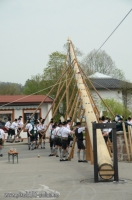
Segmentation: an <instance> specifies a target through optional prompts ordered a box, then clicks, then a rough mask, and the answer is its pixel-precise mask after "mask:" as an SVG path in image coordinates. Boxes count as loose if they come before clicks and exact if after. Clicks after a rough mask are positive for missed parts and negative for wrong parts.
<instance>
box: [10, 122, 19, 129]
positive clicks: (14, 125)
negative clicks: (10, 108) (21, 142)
mask: <svg viewBox="0 0 132 200" xmlns="http://www.w3.org/2000/svg"><path fill="white" fill-rule="evenodd" d="M17 126H18V124H17V122H12V124H11V126H10V128H12V129H14V130H15V129H16V128H17Z"/></svg>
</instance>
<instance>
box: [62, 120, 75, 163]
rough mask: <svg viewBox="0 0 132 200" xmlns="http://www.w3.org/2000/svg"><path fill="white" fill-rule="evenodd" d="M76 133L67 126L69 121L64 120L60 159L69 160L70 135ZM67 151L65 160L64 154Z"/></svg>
mask: <svg viewBox="0 0 132 200" xmlns="http://www.w3.org/2000/svg"><path fill="white" fill-rule="evenodd" d="M69 134H74V131H71V130H69V129H68V128H67V122H66V121H64V122H63V128H62V129H61V136H62V153H61V157H60V161H68V135H69ZM64 153H66V159H65V160H63V155H64Z"/></svg>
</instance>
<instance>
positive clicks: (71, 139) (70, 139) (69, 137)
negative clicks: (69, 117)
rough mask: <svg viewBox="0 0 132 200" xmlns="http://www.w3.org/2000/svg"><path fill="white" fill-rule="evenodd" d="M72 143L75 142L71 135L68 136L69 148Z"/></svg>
mask: <svg viewBox="0 0 132 200" xmlns="http://www.w3.org/2000/svg"><path fill="white" fill-rule="evenodd" d="M70 141H73V137H72V136H71V135H68V146H69V145H70Z"/></svg>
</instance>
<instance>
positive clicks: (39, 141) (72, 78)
mask: <svg viewBox="0 0 132 200" xmlns="http://www.w3.org/2000/svg"><path fill="white" fill-rule="evenodd" d="M72 79H73V77H72V78H71V80H70V81H69V83H68V86H67V87H69V85H70V84H71V81H72ZM66 91H67V88H66V90H65V92H64V93H63V95H62V97H61V99H60V101H59V103H58V105H57V107H56V109H55V111H54V113H53V117H54V116H55V114H56V112H57V110H58V108H59V106H60V104H61V102H62V100H63V98H64V96H65V94H66ZM49 125H50V123H49V124H48V126H47V128H46V130H45V132H44V135H45V133H46V131H47V129H48V128H49ZM44 135H43V136H42V137H41V140H40V141H39V143H38V145H37V148H38V147H39V145H40V144H41V142H42V139H43V137H44Z"/></svg>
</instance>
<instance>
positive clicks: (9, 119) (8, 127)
mask: <svg viewBox="0 0 132 200" xmlns="http://www.w3.org/2000/svg"><path fill="white" fill-rule="evenodd" d="M10 126H11V118H8V121H7V122H6V124H5V128H6V131H7V134H8V135H7V139H6V142H10V139H11V134H10Z"/></svg>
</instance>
